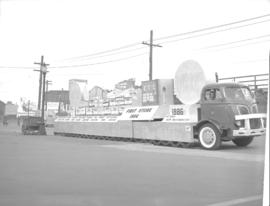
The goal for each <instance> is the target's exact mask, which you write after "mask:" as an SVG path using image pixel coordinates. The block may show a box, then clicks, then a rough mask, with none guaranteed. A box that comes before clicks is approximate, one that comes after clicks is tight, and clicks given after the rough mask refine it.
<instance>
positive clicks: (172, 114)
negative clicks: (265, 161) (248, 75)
mask: <svg viewBox="0 0 270 206" xmlns="http://www.w3.org/2000/svg"><path fill="white" fill-rule="evenodd" d="M179 68H180V69H178V71H177V75H176V77H175V80H174V88H175V90H176V94H178V97H179V99H180V100H181V101H182V103H183V102H184V104H168V101H162V104H158V105H148V106H147V105H144V106H137V107H136V106H135V107H127V108H125V110H124V111H123V112H122V114H121V115H120V116H104V115H96V116H94V117H93V116H75V117H58V118H57V119H56V120H55V128H54V129H55V130H54V132H55V134H60V135H65V136H81V137H88V138H95V139H97V138H98V139H120V140H125V141H126V140H130V141H139V142H150V143H153V144H159V145H160V144H161V145H170V146H184V147H186V146H189V145H192V144H193V143H196V142H199V143H200V145H201V146H202V147H203V148H204V149H207V150H217V149H219V148H220V147H221V144H222V142H224V141H232V142H233V143H234V144H235V145H236V146H238V147H245V146H247V145H249V144H250V143H251V142H252V140H253V138H254V137H258V136H261V137H262V136H263V135H264V134H265V132H266V114H263V113H258V107H257V104H256V101H255V98H254V95H253V94H252V92H251V90H250V89H249V87H248V86H246V85H243V84H239V83H205V81H204V80H203V75H202V72H201V68H200V67H199V66H198V64H197V63H194V62H192V61H189V62H187V63H185V64H183V65H182V66H180V67H179ZM179 77H180V78H179ZM160 82H165V81H160ZM168 82H170V81H168ZM164 85H165V84H164ZM166 85H167V84H166ZM158 90H160V91H161V93H162V96H161V97H162V98H161V99H165V100H166V97H167V96H170V95H168V94H167V93H165V92H167V91H170V89H168V88H167V87H165V86H162V85H161V86H160V89H157V88H155V89H154V91H155V94H156V92H157V91H158ZM197 96H198V97H197ZM163 97H164V98H163ZM170 103H171V102H170Z"/></svg>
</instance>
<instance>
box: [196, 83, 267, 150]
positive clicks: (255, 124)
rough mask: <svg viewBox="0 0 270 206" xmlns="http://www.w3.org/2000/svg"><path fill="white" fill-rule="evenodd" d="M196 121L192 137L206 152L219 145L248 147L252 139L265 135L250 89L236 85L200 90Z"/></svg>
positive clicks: (213, 86) (208, 87)
mask: <svg viewBox="0 0 270 206" xmlns="http://www.w3.org/2000/svg"><path fill="white" fill-rule="evenodd" d="M199 115H200V118H199V121H198V123H197V124H196V126H195V135H196V136H197V137H198V139H199V141H200V144H201V145H202V146H203V147H204V148H206V149H218V148H219V147H220V145H221V142H222V141H230V140H232V141H233V143H234V144H236V145H237V146H240V147H243V146H247V145H249V144H250V143H251V142H252V140H253V138H254V137H255V136H261V135H263V134H265V128H266V114H259V113H258V106H257V104H256V101H255V98H254V96H253V94H252V93H251V91H250V89H249V88H248V87H247V86H245V85H242V84H237V83H220V84H209V85H206V86H205V87H204V88H203V89H202V93H201V100H200V114H199Z"/></svg>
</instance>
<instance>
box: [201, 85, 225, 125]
mask: <svg viewBox="0 0 270 206" xmlns="http://www.w3.org/2000/svg"><path fill="white" fill-rule="evenodd" d="M201 98H202V99H201V119H202V120H212V121H215V122H217V123H218V124H219V125H220V126H221V127H222V128H224V127H226V125H227V123H228V121H229V118H228V111H227V110H226V109H227V104H226V102H225V101H224V100H225V99H224V97H223V93H222V92H221V90H220V88H208V89H206V90H204V93H203V94H202V97H201Z"/></svg>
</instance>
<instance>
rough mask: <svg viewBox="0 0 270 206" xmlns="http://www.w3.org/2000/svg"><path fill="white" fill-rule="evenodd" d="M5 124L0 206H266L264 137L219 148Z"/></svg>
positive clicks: (0, 139)
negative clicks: (29, 130)
mask: <svg viewBox="0 0 270 206" xmlns="http://www.w3.org/2000/svg"><path fill="white" fill-rule="evenodd" d="M47 133H48V135H47V136H37V135H25V136H24V135H21V134H20V129H19V127H17V126H16V125H9V126H8V127H5V128H4V127H3V126H2V125H1V126H0V165H1V168H0V205H1V206H2V205H3V206H9V205H10V206H16V205H18V206H19V205H20V206H24V205H25V206H31V205H33V206H39V205H41V206H43V205H44V206H45V205H46V206H47V205H57V206H62V205H63V206H69V205H72V206H77V205H78V206H84V205H87V206H88V205H91V206H92V205H93V206H95V205H97V206H99V205H115V206H121V205H125V206H126V205H131V206H133V205H134V206H137V205H147V206H148V205H150V206H151V205H154V206H161V205H166V206H167V205H178V206H179V205H180V206H181V205H183V206H186V205H187V206H188V205H209V206H229V205H237V206H240V205H247V206H248V205H252V206H253V205H262V194H263V169H264V145H265V141H264V140H265V136H262V137H258V138H256V139H255V140H254V142H252V144H251V145H250V146H248V147H246V148H238V147H236V146H235V145H234V144H232V143H225V144H223V146H222V148H221V150H218V151H206V150H203V149H201V148H200V147H198V146H195V147H192V148H188V149H184V148H172V147H163V146H154V145H151V144H141V143H131V142H116V141H106V140H93V139H83V138H71V137H62V136H54V135H53V129H52V128H49V129H48V131H47Z"/></svg>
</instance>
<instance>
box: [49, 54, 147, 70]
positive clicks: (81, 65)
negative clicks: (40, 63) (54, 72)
mask: <svg viewBox="0 0 270 206" xmlns="http://www.w3.org/2000/svg"><path fill="white" fill-rule="evenodd" d="M145 54H147V53H146V52H145V53H142V54H138V55H134V56H129V57H125V58H120V59H114V60H110V61H104V62H97V63H91V64H80V65H67V66H54V67H50V68H71V67H86V66H94V65H99V64H107V63H111V62H118V61H124V60H127V59H131V58H135V57H138V56H143V55H145Z"/></svg>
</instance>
